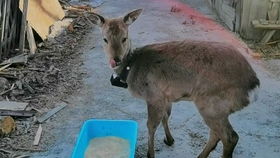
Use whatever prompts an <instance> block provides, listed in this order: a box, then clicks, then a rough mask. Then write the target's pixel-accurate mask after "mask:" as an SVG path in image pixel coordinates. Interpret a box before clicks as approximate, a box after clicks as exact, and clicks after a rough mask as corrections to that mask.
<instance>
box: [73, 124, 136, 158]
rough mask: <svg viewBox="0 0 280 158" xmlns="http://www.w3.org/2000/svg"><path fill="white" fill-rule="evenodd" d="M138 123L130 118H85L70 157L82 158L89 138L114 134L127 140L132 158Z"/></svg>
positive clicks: (131, 157) (132, 157)
mask: <svg viewBox="0 0 280 158" xmlns="http://www.w3.org/2000/svg"><path fill="white" fill-rule="evenodd" d="M137 130H138V124H137V122H135V121H131V120H95V119H93V120H87V121H86V122H85V123H84V124H83V127H82V129H81V131H80V134H79V137H78V139H77V143H76V146H75V148H74V151H73V153H72V158H83V157H84V153H85V150H86V148H87V146H88V144H89V142H90V140H91V139H93V138H97V137H105V136H116V137H120V138H123V139H126V140H128V141H129V144H130V157H129V158H134V154H135V147H136V141H137Z"/></svg>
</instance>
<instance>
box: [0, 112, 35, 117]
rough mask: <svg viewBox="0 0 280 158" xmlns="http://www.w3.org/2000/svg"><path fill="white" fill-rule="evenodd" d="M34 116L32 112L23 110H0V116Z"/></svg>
mask: <svg viewBox="0 0 280 158" xmlns="http://www.w3.org/2000/svg"><path fill="white" fill-rule="evenodd" d="M34 115H35V112H33V111H25V110H17V111H13V110H0V116H16V117H32V116H34Z"/></svg>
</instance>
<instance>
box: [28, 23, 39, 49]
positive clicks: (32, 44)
mask: <svg viewBox="0 0 280 158" xmlns="http://www.w3.org/2000/svg"><path fill="white" fill-rule="evenodd" d="M27 40H28V44H29V49H30V53H31V54H35V52H36V49H37V47H36V43H35V39H34V35H33V31H32V28H31V26H30V25H29V23H28V22H27Z"/></svg>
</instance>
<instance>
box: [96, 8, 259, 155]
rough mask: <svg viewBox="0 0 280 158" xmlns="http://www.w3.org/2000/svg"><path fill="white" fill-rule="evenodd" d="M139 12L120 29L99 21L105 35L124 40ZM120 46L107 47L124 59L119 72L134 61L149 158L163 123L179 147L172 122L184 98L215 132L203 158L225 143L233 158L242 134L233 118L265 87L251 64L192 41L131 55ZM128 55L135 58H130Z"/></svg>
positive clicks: (132, 77)
mask: <svg viewBox="0 0 280 158" xmlns="http://www.w3.org/2000/svg"><path fill="white" fill-rule="evenodd" d="M140 13H141V10H135V11H133V12H131V13H129V14H127V15H126V16H124V18H120V19H118V20H117V21H118V23H121V24H117V25H119V28H118V27H116V26H115V24H116V22H115V20H116V19H113V20H110V19H106V20H105V22H104V23H102V21H101V20H99V25H100V26H101V27H102V32H103V36H107V37H110V39H114V40H118V41H121V40H122V38H120V37H121V36H120V35H119V34H118V33H119V32H126V31H127V26H126V24H127V25H129V24H131V23H132V22H133V21H134V20H135V19H136V18H137V17H138V16H139V14H140ZM98 16H100V15H98ZM97 23H98V22H97ZM123 25H125V26H126V27H123ZM108 28H111V29H108ZM115 29H119V30H118V31H116V30H115ZM123 30H126V31H123ZM113 32H114V33H116V34H114V33H113ZM114 40H111V41H110V42H114ZM117 47H118V48H120V47H121V48H124V49H123V50H122V51H120V50H119V49H118V48H114V47H112V45H108V44H107V45H105V47H104V48H105V52H106V53H107V56H108V57H109V59H110V60H111V59H112V58H116V57H117V58H120V59H121V61H122V62H121V65H119V66H117V67H116V68H114V70H115V71H116V72H117V73H120V72H121V71H122V70H123V69H124V68H125V67H126V65H127V64H128V63H130V71H129V74H128V78H127V83H128V86H129V87H128V88H129V91H130V92H131V93H132V94H133V95H134V96H135V97H139V98H142V99H144V100H146V102H147V108H148V121H147V127H148V130H149V141H148V146H149V148H148V154H147V156H148V157H149V158H154V157H155V154H154V135H155V131H156V129H157V127H158V125H159V124H160V122H162V124H163V127H164V130H165V134H166V139H165V140H164V142H165V143H166V144H167V145H172V144H173V143H174V139H173V137H172V135H171V132H170V130H169V127H168V118H169V116H170V114H171V108H172V102H176V101H180V100H190V101H194V103H195V105H196V107H197V109H198V110H199V113H200V114H201V116H202V117H203V119H204V121H205V123H206V124H207V125H208V127H209V128H210V134H209V141H208V143H207V144H206V146H205V148H204V149H203V151H202V152H201V153H200V155H199V156H198V157H199V158H206V157H208V155H209V153H210V152H211V151H212V150H213V149H214V148H215V147H216V145H217V143H218V142H219V141H220V140H221V141H222V143H223V158H231V157H232V153H233V150H234V148H235V145H236V144H237V142H238V135H237V133H236V132H235V131H234V130H233V128H232V126H231V125H230V122H229V120H228V116H229V115H230V114H231V113H233V112H235V111H237V110H240V109H242V108H243V107H245V106H247V105H248V104H249V98H248V96H249V94H248V93H249V92H250V91H251V90H253V89H254V88H256V87H257V86H259V84H260V83H259V80H258V78H257V77H256V73H255V72H254V71H253V69H252V68H251V66H250V65H249V63H248V62H247V61H246V59H245V58H244V57H243V56H242V55H241V54H240V53H239V52H238V51H237V50H236V49H235V48H234V47H232V46H230V45H227V44H225V43H218V42H206V41H192V40H185V41H172V42H166V43H159V44H152V45H148V46H145V47H142V48H138V49H136V50H134V51H133V52H130V51H127V50H130V45H129V44H128V43H120V42H119V45H118V46H117ZM116 50H117V51H118V54H116V53H115V52H116ZM129 52H130V53H132V54H129V55H128V53H129Z"/></svg>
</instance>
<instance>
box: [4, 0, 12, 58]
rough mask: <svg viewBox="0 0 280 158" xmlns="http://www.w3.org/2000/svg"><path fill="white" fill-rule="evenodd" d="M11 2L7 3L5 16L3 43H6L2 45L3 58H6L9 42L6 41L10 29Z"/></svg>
mask: <svg viewBox="0 0 280 158" xmlns="http://www.w3.org/2000/svg"><path fill="white" fill-rule="evenodd" d="M10 10H11V1H8V2H7V15H6V22H5V30H4V41H6V42H7V43H6V44H5V45H4V52H3V56H4V57H6V56H7V53H8V51H9V50H8V49H7V48H8V45H9V41H8V34H9V33H10V31H9V27H10V22H9V20H10V13H11V11H10Z"/></svg>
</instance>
